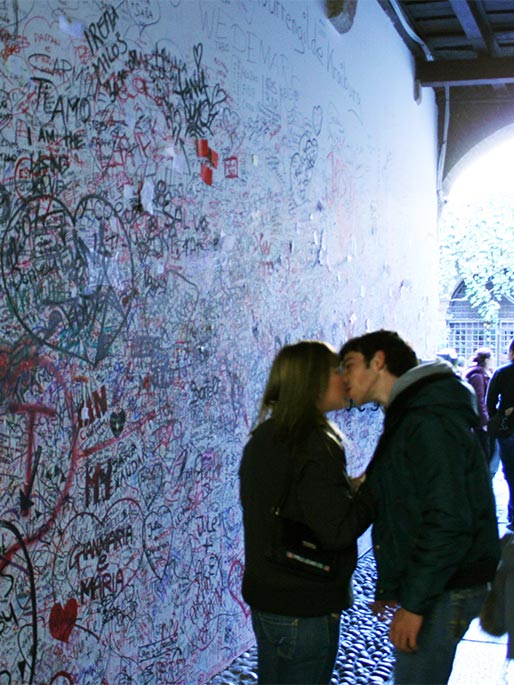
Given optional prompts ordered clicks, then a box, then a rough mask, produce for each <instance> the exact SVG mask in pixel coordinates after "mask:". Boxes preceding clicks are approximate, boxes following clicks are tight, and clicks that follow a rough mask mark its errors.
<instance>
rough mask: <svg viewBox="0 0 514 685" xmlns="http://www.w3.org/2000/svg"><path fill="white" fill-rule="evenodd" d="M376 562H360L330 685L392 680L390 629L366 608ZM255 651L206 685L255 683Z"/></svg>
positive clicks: (375, 684) (380, 683) (365, 558)
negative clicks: (352, 598)
mask: <svg viewBox="0 0 514 685" xmlns="http://www.w3.org/2000/svg"><path fill="white" fill-rule="evenodd" d="M374 584H375V561H374V559H373V555H372V554H371V552H368V553H367V554H364V555H363V556H362V557H361V558H360V559H359V563H358V566H357V569H356V571H355V575H354V582H353V586H354V593H355V602H354V605H353V607H352V608H351V609H348V610H347V611H345V612H343V615H342V617H341V636H340V642H339V652H338V655H337V660H336V666H335V669H334V673H333V676H332V680H331V684H332V685H383V683H385V682H386V681H387V680H388V679H389V677H390V676H391V672H392V667H393V656H392V648H391V644H390V643H389V640H388V638H387V631H388V628H389V625H388V624H387V623H380V622H379V621H377V619H376V618H375V617H374V616H373V614H372V613H371V611H370V610H369V608H368V602H370V601H372V599H373V591H374ZM256 671H257V654H256V649H255V647H254V648H252V649H251V650H249V651H248V652H245V653H244V654H242V655H241V656H240V657H238V658H237V659H236V660H235V661H233V662H232V664H231V665H230V666H229V667H228V668H226V669H225V670H224V671H222V672H221V673H219V674H218V675H216V676H215V677H214V678H211V680H210V681H209V683H208V685H250V684H251V683H256V682H257V672H256Z"/></svg>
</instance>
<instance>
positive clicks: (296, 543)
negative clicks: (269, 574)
mask: <svg viewBox="0 0 514 685" xmlns="http://www.w3.org/2000/svg"><path fill="white" fill-rule="evenodd" d="M271 519H272V520H271V525H272V538H271V540H272V542H271V549H270V551H269V554H268V555H267V556H268V559H269V560H270V561H273V562H275V563H277V564H279V565H280V566H283V567H284V568H286V569H287V570H288V571H291V572H292V573H295V574H299V575H303V576H310V577H317V578H333V576H334V575H335V572H336V561H337V553H336V552H334V551H327V550H323V549H321V545H320V543H319V540H318V539H317V537H316V535H315V533H314V532H313V531H312V530H311V529H310V528H309V526H307V525H306V524H304V523H300V522H299V521H293V520H292V519H289V518H286V517H284V516H282V514H281V510H280V507H274V508H273V509H272V511H271Z"/></svg>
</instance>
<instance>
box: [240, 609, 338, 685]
mask: <svg viewBox="0 0 514 685" xmlns="http://www.w3.org/2000/svg"><path fill="white" fill-rule="evenodd" d="M252 623H253V629H254V632H255V637H256V638H257V670H258V673H259V684H260V685H323V684H324V685H326V684H327V683H330V678H331V676H332V671H333V669H334V663H335V660H336V656H337V650H338V647H339V624H340V617H339V616H335V615H330V616H316V617H313V618H300V617H295V616H280V615H278V614H269V613H266V612H263V611H257V610H255V609H252Z"/></svg>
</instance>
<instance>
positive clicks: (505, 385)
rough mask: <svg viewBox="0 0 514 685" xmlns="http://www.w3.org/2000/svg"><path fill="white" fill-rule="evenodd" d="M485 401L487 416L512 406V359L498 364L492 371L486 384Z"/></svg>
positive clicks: (513, 405)
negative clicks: (500, 364) (501, 364)
mask: <svg viewBox="0 0 514 685" xmlns="http://www.w3.org/2000/svg"><path fill="white" fill-rule="evenodd" d="M486 403H487V411H488V412H489V416H493V415H494V414H496V412H497V411H504V410H505V409H508V408H509V407H514V361H511V362H509V363H508V364H504V365H503V366H500V367H499V368H497V369H496V371H495V372H494V373H493V375H492V376H491V380H490V381H489V385H488V386H487V395H486Z"/></svg>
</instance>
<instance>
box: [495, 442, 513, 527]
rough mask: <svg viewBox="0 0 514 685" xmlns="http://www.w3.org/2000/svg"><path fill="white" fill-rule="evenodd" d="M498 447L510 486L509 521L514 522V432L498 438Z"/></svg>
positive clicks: (504, 473) (506, 479)
mask: <svg viewBox="0 0 514 685" xmlns="http://www.w3.org/2000/svg"><path fill="white" fill-rule="evenodd" d="M498 447H499V450H500V460H501V463H502V468H503V475H504V477H505V481H506V482H507V485H508V486H509V506H508V518H509V523H514V434H512V435H510V436H509V437H508V438H498Z"/></svg>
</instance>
